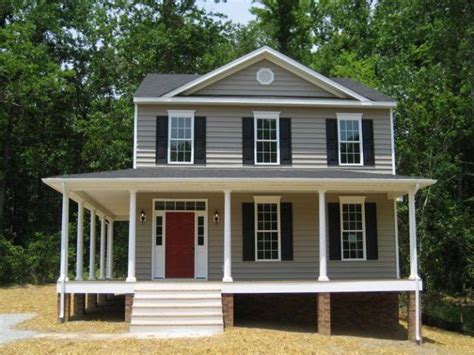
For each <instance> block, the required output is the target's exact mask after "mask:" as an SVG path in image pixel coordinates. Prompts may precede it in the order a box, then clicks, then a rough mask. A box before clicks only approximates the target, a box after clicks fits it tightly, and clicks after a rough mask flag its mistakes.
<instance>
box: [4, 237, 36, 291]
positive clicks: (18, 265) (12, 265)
mask: <svg viewBox="0 0 474 355" xmlns="http://www.w3.org/2000/svg"><path fill="white" fill-rule="evenodd" d="M28 276H29V272H28V265H27V262H26V257H25V250H24V249H23V247H21V246H20V245H14V244H13V243H12V242H11V241H10V240H8V239H7V237H6V236H4V235H1V234H0V284H11V283H25V282H27V281H28Z"/></svg>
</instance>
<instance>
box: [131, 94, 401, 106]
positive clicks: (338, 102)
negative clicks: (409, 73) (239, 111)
mask: <svg viewBox="0 0 474 355" xmlns="http://www.w3.org/2000/svg"><path fill="white" fill-rule="evenodd" d="M133 102H134V103H137V104H154V105H158V104H173V105H197V104H199V105H223V106H224V105H225V106H254V107H255V106H264V107H268V106H286V107H288V106H289V107H291V106H295V107H348V108H357V107H370V108H395V107H396V106H397V103H396V102H393V101H359V100H353V99H303V98H302V99H299V98H291V99H288V98H281V99H280V98H278V99H275V98H266V97H255V98H253V97H233V96H228V97H214V96H179V97H135V98H133Z"/></svg>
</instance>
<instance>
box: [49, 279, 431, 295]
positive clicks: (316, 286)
mask: <svg viewBox="0 0 474 355" xmlns="http://www.w3.org/2000/svg"><path fill="white" fill-rule="evenodd" d="M196 283H205V284H206V285H208V286H210V287H216V286H217V287H220V288H221V290H222V293H224V294H225V293H229V294H236V293H242V294H244V293H245V294H248V293H320V292H403V291H415V290H416V288H417V285H416V283H417V281H416V280H411V279H358V280H342V279H338V280H330V281H317V280H314V281H313V280H275V281H270V280H262V281H260V280H249V281H244V280H242V281H233V282H222V281H207V280H197V279H191V280H190V279H186V280H177V279H167V280H146V281H137V282H126V281H124V280H94V281H89V280H87V281H75V280H74V281H72V280H71V281H66V282H65V292H66V293H114V294H127V293H128V294H133V293H135V288H136V287H143V286H145V285H146V287H152V288H153V289H156V290H159V288H160V285H166V286H170V284H176V285H179V286H180V287H186V285H189V287H193V285H196ZM418 288H419V290H420V291H421V290H422V289H423V283H422V281H419V285H418ZM57 292H61V283H59V282H58V284H57Z"/></svg>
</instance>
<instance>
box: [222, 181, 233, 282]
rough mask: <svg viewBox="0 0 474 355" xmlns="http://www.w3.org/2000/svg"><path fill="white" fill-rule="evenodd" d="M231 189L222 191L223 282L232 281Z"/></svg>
mask: <svg viewBox="0 0 474 355" xmlns="http://www.w3.org/2000/svg"><path fill="white" fill-rule="evenodd" d="M231 215H232V211H231V191H230V190H226V191H224V278H223V279H222V281H223V282H232V281H233V280H232V245H231V244H232V220H231Z"/></svg>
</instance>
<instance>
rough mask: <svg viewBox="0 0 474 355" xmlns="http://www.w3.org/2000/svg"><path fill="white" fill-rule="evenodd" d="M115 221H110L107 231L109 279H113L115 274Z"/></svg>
mask: <svg viewBox="0 0 474 355" xmlns="http://www.w3.org/2000/svg"><path fill="white" fill-rule="evenodd" d="M113 243H114V221H113V220H112V219H109V227H108V229H107V278H108V279H109V280H111V279H112V274H113V270H112V268H113V250H114V244H113Z"/></svg>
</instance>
